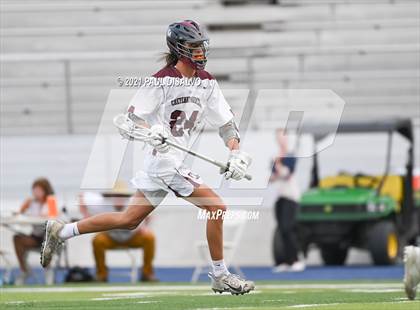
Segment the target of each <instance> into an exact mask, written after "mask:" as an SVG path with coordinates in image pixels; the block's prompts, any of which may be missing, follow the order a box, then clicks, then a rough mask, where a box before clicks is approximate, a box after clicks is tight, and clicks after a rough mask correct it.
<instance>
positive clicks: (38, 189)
mask: <svg viewBox="0 0 420 310" xmlns="http://www.w3.org/2000/svg"><path fill="white" fill-rule="evenodd" d="M18 213H19V214H25V215H28V216H34V217H45V218H54V217H57V214H58V211H57V203H56V200H55V198H54V190H53V188H52V186H51V184H50V182H49V181H48V180H47V179H45V178H39V179H37V180H35V181H34V183H33V184H32V197H30V198H28V199H26V200H25V202H24V203H23V205H22V206H21V207H20V210H19V212H18ZM43 236H44V225H34V226H33V228H32V232H31V234H30V235H25V234H17V235H14V236H13V243H14V246H15V252H16V256H17V259H18V262H19V267H20V271H21V274H20V275H19V277H18V278H17V279H16V284H17V285H22V284H24V283H25V281H26V279H27V278H28V277H29V276H30V270H29V268H28V267H27V265H26V255H27V252H28V250H30V249H38V248H40V247H41V244H42V241H43V240H42V239H43Z"/></svg>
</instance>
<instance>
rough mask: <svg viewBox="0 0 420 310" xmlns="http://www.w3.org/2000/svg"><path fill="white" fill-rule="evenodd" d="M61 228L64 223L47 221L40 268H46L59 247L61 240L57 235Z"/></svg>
mask: <svg viewBox="0 0 420 310" xmlns="http://www.w3.org/2000/svg"><path fill="white" fill-rule="evenodd" d="M63 227H64V223H63V222H60V221H56V220H48V221H47V222H46V224H45V232H44V241H43V242H42V246H41V266H42V267H44V268H46V267H48V265H49V264H50V263H51V260H52V258H53V256H54V254H55V253H57V252H58V250H59V248H60V247H61V243H62V242H63V240H62V239H61V238H60V237H59V235H58V234H59V232H60V230H62V229H63Z"/></svg>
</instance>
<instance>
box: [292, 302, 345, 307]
mask: <svg viewBox="0 0 420 310" xmlns="http://www.w3.org/2000/svg"><path fill="white" fill-rule="evenodd" d="M338 305H344V303H340V304H339V303H333V304H302V305H293V306H287V308H313V307H325V306H338Z"/></svg>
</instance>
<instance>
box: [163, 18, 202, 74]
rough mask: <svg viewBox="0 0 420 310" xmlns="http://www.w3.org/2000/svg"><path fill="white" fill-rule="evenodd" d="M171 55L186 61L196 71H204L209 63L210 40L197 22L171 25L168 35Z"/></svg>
mask: <svg viewBox="0 0 420 310" xmlns="http://www.w3.org/2000/svg"><path fill="white" fill-rule="evenodd" d="M166 42H167V44H168V47H169V50H170V51H171V53H173V54H175V55H176V56H177V57H178V59H180V60H184V61H186V62H187V63H188V64H189V65H191V66H192V67H193V68H195V69H199V70H202V69H204V68H205V66H206V63H207V55H208V52H209V38H208V36H207V33H206V32H205V30H204V29H203V28H202V27H201V26H199V25H198V24H197V23H196V22H194V21H190V20H186V21H183V22H179V23H174V24H171V25H170V26H169V28H168V32H167V35H166Z"/></svg>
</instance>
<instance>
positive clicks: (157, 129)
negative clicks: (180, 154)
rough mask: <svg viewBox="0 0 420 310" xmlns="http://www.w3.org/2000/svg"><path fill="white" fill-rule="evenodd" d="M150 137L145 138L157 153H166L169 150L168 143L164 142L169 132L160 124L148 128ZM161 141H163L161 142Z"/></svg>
mask: <svg viewBox="0 0 420 310" xmlns="http://www.w3.org/2000/svg"><path fill="white" fill-rule="evenodd" d="M149 136H150V138H149V139H148V140H147V143H149V144H150V145H151V146H153V147H154V149H155V150H156V151H158V152H159V153H167V152H168V151H169V148H170V146H169V144H167V143H166V142H164V141H165V140H166V139H168V137H169V133H168V132H167V131H166V130H165V128H164V127H163V126H162V125H153V126H152V127H151V128H150V134H149ZM162 142H163V143H162Z"/></svg>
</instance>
